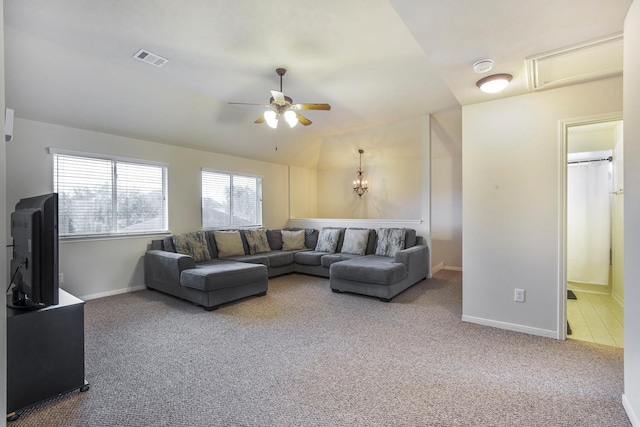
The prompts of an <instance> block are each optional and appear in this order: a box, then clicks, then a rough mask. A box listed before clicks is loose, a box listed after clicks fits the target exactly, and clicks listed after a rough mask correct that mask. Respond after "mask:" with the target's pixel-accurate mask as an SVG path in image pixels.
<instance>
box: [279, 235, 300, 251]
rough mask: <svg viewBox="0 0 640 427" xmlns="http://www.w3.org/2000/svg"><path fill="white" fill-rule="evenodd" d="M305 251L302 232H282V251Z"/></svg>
mask: <svg viewBox="0 0 640 427" xmlns="http://www.w3.org/2000/svg"><path fill="white" fill-rule="evenodd" d="M300 249H305V246H304V230H297V231H290V230H282V250H283V251H293V250H300Z"/></svg>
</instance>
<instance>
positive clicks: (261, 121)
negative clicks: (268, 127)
mask: <svg viewBox="0 0 640 427" xmlns="http://www.w3.org/2000/svg"><path fill="white" fill-rule="evenodd" d="M253 123H258V124H260V123H264V116H260V117H258V119H257V120H256V121H255V122H253Z"/></svg>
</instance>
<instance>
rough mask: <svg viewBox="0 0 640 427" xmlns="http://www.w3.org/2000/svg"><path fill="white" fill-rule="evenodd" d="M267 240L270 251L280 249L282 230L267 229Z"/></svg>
mask: <svg viewBox="0 0 640 427" xmlns="http://www.w3.org/2000/svg"><path fill="white" fill-rule="evenodd" d="M267 241H268V242H269V247H270V248H271V250H272V251H279V250H281V249H282V230H280V229H277V230H267Z"/></svg>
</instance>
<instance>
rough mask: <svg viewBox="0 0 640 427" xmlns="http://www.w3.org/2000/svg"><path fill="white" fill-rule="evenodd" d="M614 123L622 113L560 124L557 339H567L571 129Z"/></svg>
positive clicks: (572, 120) (566, 121)
mask: <svg viewBox="0 0 640 427" xmlns="http://www.w3.org/2000/svg"><path fill="white" fill-rule="evenodd" d="M614 121H622V111H616V112H612V113H607V114H600V115H596V116H587V117H579V118H573V119H564V120H560V121H559V122H558V132H559V138H558V139H559V141H560V144H558V145H559V147H560V153H559V156H558V173H559V177H560V180H559V181H560V183H559V184H560V185H559V188H558V196H559V198H558V206H559V207H560V215H559V216H558V217H559V224H558V227H559V230H560V233H559V239H558V255H559V258H560V259H559V262H558V266H559V269H558V270H559V271H558V276H559V277H558V317H557V319H558V329H557V330H558V335H557V338H558V339H561V340H566V339H567V156H568V153H569V150H568V146H567V144H568V143H569V137H568V136H569V128H571V127H575V126H584V125H591V124H596V123H606V122H614ZM623 162H624V159H623ZM623 164H624V163H623Z"/></svg>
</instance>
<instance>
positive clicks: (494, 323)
mask: <svg viewBox="0 0 640 427" xmlns="http://www.w3.org/2000/svg"><path fill="white" fill-rule="evenodd" d="M462 321H463V322H469V323H476V324H478V325H483V326H491V327H494V328H498V329H506V330H508V331H514V332H522V333H525V334H529V335H537V336H540V337H546V338H555V339H560V338H559V337H558V332H556V331H551V330H548V329H540V328H532V327H530V326H524V325H517V324H515V323H507V322H500V321H498V320H491V319H483V318H481V317H473V316H466V315H464V314H463V315H462Z"/></svg>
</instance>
